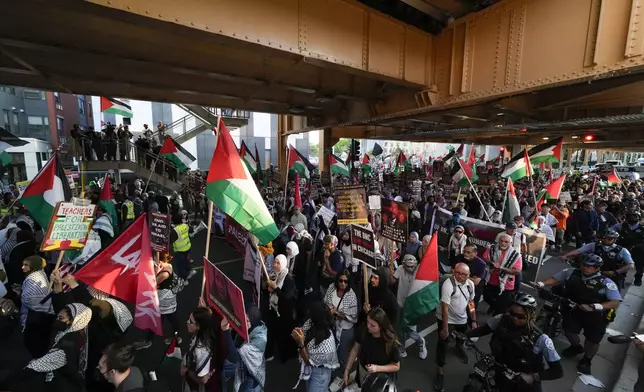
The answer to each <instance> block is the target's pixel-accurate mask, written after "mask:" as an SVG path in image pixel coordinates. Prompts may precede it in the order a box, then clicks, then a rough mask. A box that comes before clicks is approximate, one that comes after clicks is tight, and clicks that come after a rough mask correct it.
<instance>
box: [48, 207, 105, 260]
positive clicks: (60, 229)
mask: <svg viewBox="0 0 644 392" xmlns="http://www.w3.org/2000/svg"><path fill="white" fill-rule="evenodd" d="M87 202H88V203H89V201H87ZM95 211H96V205H94V204H88V205H76V204H74V203H70V202H59V203H58V204H56V208H55V209H54V215H52V217H51V221H50V222H49V227H48V228H47V234H46V235H45V239H44V240H43V242H42V245H41V247H40V250H41V251H43V252H46V251H52V250H75V249H82V248H83V247H84V246H85V243H86V241H87V235H88V234H89V231H90V229H91V228H92V223H94V212H95Z"/></svg>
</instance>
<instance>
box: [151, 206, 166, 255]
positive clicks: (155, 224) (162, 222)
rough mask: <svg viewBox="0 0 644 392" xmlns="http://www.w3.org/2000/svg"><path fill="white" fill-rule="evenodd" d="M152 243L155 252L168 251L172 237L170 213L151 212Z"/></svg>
mask: <svg viewBox="0 0 644 392" xmlns="http://www.w3.org/2000/svg"><path fill="white" fill-rule="evenodd" d="M149 227H150V244H151V245H152V250H154V251H155V252H167V251H168V242H169V239H170V215H167V214H162V213H160V212H150V221H149Z"/></svg>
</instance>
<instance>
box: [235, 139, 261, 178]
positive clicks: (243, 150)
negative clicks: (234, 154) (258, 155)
mask: <svg viewBox="0 0 644 392" xmlns="http://www.w3.org/2000/svg"><path fill="white" fill-rule="evenodd" d="M255 148H257V146H255ZM239 156H240V157H241V159H242V160H243V161H244V163H245V164H246V167H247V168H248V171H249V172H250V174H255V173H257V161H256V160H255V157H253V155H252V154H251V153H250V151H249V150H248V146H247V145H246V143H245V142H244V141H243V140H242V142H241V147H240V148H239Z"/></svg>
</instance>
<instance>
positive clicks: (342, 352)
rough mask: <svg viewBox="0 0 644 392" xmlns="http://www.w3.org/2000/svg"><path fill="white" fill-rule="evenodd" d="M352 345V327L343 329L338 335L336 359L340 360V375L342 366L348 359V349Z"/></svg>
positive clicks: (342, 369)
mask: <svg viewBox="0 0 644 392" xmlns="http://www.w3.org/2000/svg"><path fill="white" fill-rule="evenodd" d="M352 345H353V327H351V328H349V329H343V330H342V335H340V347H338V361H339V362H340V368H339V369H338V370H339V371H340V376H342V375H344V368H345V367H346V366H347V361H348V360H349V351H350V350H351V346H352Z"/></svg>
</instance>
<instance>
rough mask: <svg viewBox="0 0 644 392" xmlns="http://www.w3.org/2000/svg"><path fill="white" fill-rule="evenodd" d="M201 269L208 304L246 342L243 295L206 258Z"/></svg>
mask: <svg viewBox="0 0 644 392" xmlns="http://www.w3.org/2000/svg"><path fill="white" fill-rule="evenodd" d="M203 268H204V272H205V274H206V292H207V293H208V295H207V298H208V303H209V304H210V306H212V307H213V308H214V309H215V310H216V311H217V313H219V314H220V315H221V316H222V317H225V318H226V320H228V322H229V323H230V327H231V328H232V329H234V330H235V332H237V333H238V334H239V336H241V337H242V339H244V340H245V341H248V325H247V324H246V308H245V305H244V294H243V293H242V291H241V289H240V288H239V287H237V285H235V283H233V281H232V280H230V279H229V278H228V276H226V274H224V273H223V272H221V270H220V269H219V268H217V267H215V265H214V264H213V263H211V262H210V260H208V259H207V258H205V257H204V258H203Z"/></svg>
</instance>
